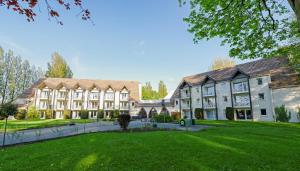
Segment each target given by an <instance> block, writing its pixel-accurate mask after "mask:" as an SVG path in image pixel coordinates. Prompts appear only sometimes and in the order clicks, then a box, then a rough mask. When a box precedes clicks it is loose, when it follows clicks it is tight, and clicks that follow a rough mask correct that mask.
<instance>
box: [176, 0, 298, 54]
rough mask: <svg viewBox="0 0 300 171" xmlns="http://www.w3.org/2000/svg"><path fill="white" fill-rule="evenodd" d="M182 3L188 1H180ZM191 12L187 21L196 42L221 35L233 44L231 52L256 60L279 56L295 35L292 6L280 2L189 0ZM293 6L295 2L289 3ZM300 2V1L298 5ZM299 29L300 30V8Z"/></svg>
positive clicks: (224, 40) (227, 42)
mask: <svg viewBox="0 0 300 171" xmlns="http://www.w3.org/2000/svg"><path fill="white" fill-rule="evenodd" d="M179 1H180V2H181V4H182V2H183V4H184V3H186V0H179ZM189 1H190V5H191V11H190V14H189V16H188V17H187V18H185V19H184V21H185V22H187V23H188V24H189V32H191V33H193V34H194V42H195V43H197V42H198V41H199V40H202V39H206V40H209V39H212V38H215V37H220V38H222V39H223V40H222V43H221V44H222V45H224V44H228V45H229V46H230V48H231V49H230V51H229V55H230V56H231V57H238V58H240V59H248V58H250V59H253V58H259V57H270V56H274V55H276V50H277V49H278V47H279V45H280V44H283V43H286V41H287V40H289V39H291V38H292V37H294V36H295V35H294V31H293V30H292V28H291V26H292V24H293V19H292V17H291V16H290V15H289V12H290V11H289V7H288V6H287V5H286V4H284V3H282V2H281V1H274V0H258V1H237V0H231V1H208V0H189ZM290 5H291V6H292V7H295V4H292V3H290ZM298 5H299V4H298ZM293 9H294V10H296V9H297V11H298V13H296V12H295V14H296V15H297V18H298V24H297V27H296V28H297V30H298V32H299V30H300V22H299V17H300V13H299V9H298V8H293Z"/></svg>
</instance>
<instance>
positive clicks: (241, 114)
mask: <svg viewBox="0 0 300 171" xmlns="http://www.w3.org/2000/svg"><path fill="white" fill-rule="evenodd" d="M235 114H236V119H239V120H247V119H252V115H251V110H250V109H236V110H235Z"/></svg>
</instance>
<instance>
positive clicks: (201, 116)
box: [195, 108, 204, 119]
mask: <svg viewBox="0 0 300 171" xmlns="http://www.w3.org/2000/svg"><path fill="white" fill-rule="evenodd" d="M195 118H196V119H204V112H203V109H202V108H196V109H195Z"/></svg>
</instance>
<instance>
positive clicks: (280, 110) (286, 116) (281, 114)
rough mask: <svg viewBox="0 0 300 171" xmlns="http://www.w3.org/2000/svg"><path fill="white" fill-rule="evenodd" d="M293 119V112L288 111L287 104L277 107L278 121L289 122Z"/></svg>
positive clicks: (276, 115)
mask: <svg viewBox="0 0 300 171" xmlns="http://www.w3.org/2000/svg"><path fill="white" fill-rule="evenodd" d="M290 119H291V112H288V111H287V109H286V108H285V105H281V106H279V107H275V120H276V122H288V121H289V120H290Z"/></svg>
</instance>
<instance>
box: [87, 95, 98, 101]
mask: <svg viewBox="0 0 300 171" xmlns="http://www.w3.org/2000/svg"><path fill="white" fill-rule="evenodd" d="M89 100H99V96H98V95H93V96H90V98H89Z"/></svg>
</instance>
